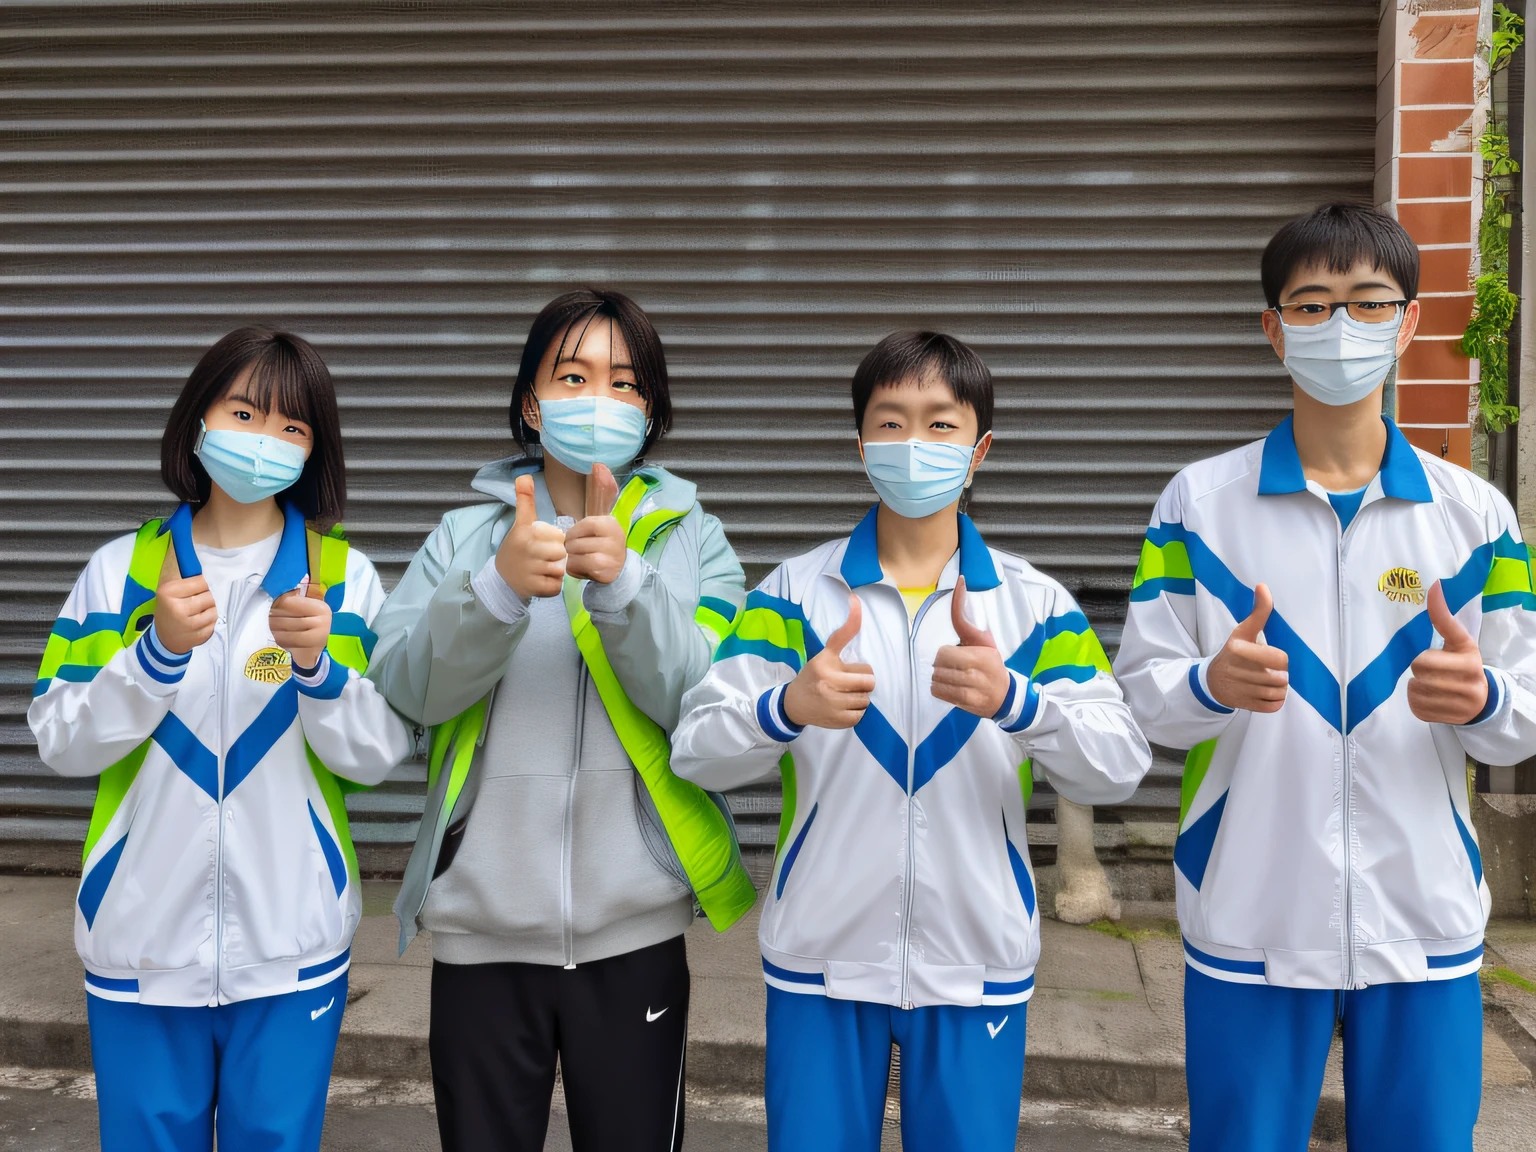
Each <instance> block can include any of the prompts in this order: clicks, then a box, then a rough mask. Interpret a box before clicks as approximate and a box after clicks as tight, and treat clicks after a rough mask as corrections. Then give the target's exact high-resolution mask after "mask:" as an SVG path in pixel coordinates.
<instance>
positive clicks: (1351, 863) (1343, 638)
mask: <svg viewBox="0 0 1536 1152" xmlns="http://www.w3.org/2000/svg"><path fill="white" fill-rule="evenodd" d="M1364 510H1365V509H1364V508H1359V509H1356V511H1355V516H1354V518H1352V519H1351V520H1350V524H1351V525H1353V524H1354V522H1355V520H1356V519H1358V518H1359V516H1360V513H1361V512H1363V511H1364ZM1348 531H1349V530H1348V529H1347V528H1345V529H1342V530H1341V531H1340V532H1339V545H1338V549H1337V552H1336V556H1337V558H1338V560H1337V564H1336V570H1335V572H1334V579H1335V581H1336V582H1337V584H1336V586H1337V593H1338V605H1339V672H1340V676H1339V727H1340V728H1341V731H1340V732H1339V748H1340V755H1341V756H1342V757H1343V761H1342V763H1343V796H1342V798H1341V799H1342V802H1343V803H1342V807H1343V812H1342V816H1343V828H1344V987H1345V988H1353V987H1354V986H1355V907H1354V905H1355V901H1354V888H1355V835H1354V805H1353V799H1354V783H1355V782H1354V759H1353V757H1352V756H1351V755H1350V752H1349V715H1348V709H1349V695H1348V691H1347V689H1346V685H1347V684H1348V683H1349V677H1348V675H1347V673H1348V670H1349V647H1348V636H1349V631H1348V629H1347V628H1346V627H1345V625H1344V615H1345V613H1344V589H1345V587H1346V585H1345V583H1344V537H1345V535H1346V534H1347V533H1348Z"/></svg>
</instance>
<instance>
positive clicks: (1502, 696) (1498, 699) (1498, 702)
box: [1462, 664, 1509, 728]
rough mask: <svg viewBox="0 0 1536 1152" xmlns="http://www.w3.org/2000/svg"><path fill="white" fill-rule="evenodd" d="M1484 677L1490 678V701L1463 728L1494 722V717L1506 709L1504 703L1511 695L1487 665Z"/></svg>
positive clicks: (1484, 668) (1484, 669)
mask: <svg viewBox="0 0 1536 1152" xmlns="http://www.w3.org/2000/svg"><path fill="white" fill-rule="evenodd" d="M1483 675H1484V676H1486V677H1487V678H1488V700H1487V702H1486V703H1484V704H1483V710H1482V711H1481V712H1479V713H1478V714H1477V715H1476V716H1474V717H1472V719H1470V720H1468V721H1467V722H1466V723H1465V724H1463V725H1462V727H1463V728H1467V727H1470V726H1471V725H1473V724H1481V723H1483V722H1484V721H1485V720H1492V719H1493V718H1494V716H1496V715H1498V713H1499V710H1500V709H1501V708H1503V707H1504V701H1505V700H1506V699H1507V698H1508V696H1509V693H1508V692H1506V691H1504V688H1503V686H1502V685H1501V684H1500V683H1499V678H1498V677H1497V676H1495V675H1494V673H1493V669H1492V668H1489V667H1488V666H1487V665H1486V664H1485V665H1484V666H1483Z"/></svg>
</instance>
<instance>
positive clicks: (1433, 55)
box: [1376, 0, 1492, 467]
mask: <svg viewBox="0 0 1536 1152" xmlns="http://www.w3.org/2000/svg"><path fill="white" fill-rule="evenodd" d="M1491 7H1492V5H1491V2H1490V3H1488V4H1483V5H1479V4H1477V3H1471V2H1469V0H1386V2H1385V3H1384V4H1383V5H1382V16H1381V37H1380V42H1379V50H1378V53H1377V65H1376V76H1377V100H1376V112H1377V122H1376V202H1377V204H1378V206H1380V207H1382V208H1385V209H1386V210H1388V211H1390V212H1393V213H1395V214H1396V216H1397V218H1398V220H1399V221H1401V222H1402V225H1403V227H1404V228H1406V229H1407V230H1408V233H1409V235H1411V236H1412V237H1413V238H1414V240H1415V241H1416V242H1417V243H1418V245H1419V251H1420V253H1421V255H1422V265H1421V272H1420V278H1419V300H1420V308H1421V309H1422V313H1423V314H1422V319H1421V320H1420V321H1419V333H1418V335H1417V336H1416V337H1415V338H1414V341H1413V343H1412V344H1411V345H1410V346H1409V348H1408V351H1407V352H1406V353H1404V354H1403V359H1402V362H1401V364H1400V365H1399V368H1398V379H1397V420H1398V423H1399V424H1400V425H1401V426H1402V428H1403V431H1404V432H1405V433H1406V434H1407V436H1408V438H1409V439H1410V440H1411V441H1413V442H1414V443H1415V444H1417V445H1418V446H1419V447H1421V448H1424V449H1427V450H1429V451H1431V452H1439V453H1440V454H1442V455H1444V456H1446V457H1448V458H1449V459H1451V460H1454V461H1456V463H1458V464H1461V465H1462V466H1463V467H1468V466H1470V465H1471V456H1472V418H1473V415H1474V413H1475V412H1476V408H1477V364H1476V362H1475V361H1471V360H1468V359H1467V358H1466V357H1465V356H1463V355H1462V354H1461V353H1460V351H1459V350H1458V349H1457V341H1458V340H1459V339H1460V337H1461V333H1462V331H1463V329H1465V328H1466V325H1467V320H1468V318H1469V317H1470V315H1471V310H1472V288H1471V280H1472V277H1473V276H1474V275H1475V274H1476V263H1475V252H1474V241H1475V240H1476V237H1477V219H1478V215H1479V211H1480V206H1481V200H1480V198H1479V197H1480V190H1479V183H1478V180H1477V177H1478V176H1480V175H1481V172H1480V168H1478V167H1475V165H1477V163H1478V162H1477V159H1476V156H1475V153H1474V151H1473V147H1474V142H1475V140H1476V138H1477V136H1478V134H1479V133H1480V132H1481V131H1482V123H1483V115H1484V113H1483V111H1482V109H1483V102H1482V100H1483V94H1484V93H1485V91H1486V87H1487V69H1486V67H1485V65H1484V64H1483V63H1482V62H1481V61H1479V60H1478V59H1477V45H1478V39H1479V30H1480V29H1483V30H1485V31H1486V28H1487V21H1488V19H1489V16H1490V13H1491Z"/></svg>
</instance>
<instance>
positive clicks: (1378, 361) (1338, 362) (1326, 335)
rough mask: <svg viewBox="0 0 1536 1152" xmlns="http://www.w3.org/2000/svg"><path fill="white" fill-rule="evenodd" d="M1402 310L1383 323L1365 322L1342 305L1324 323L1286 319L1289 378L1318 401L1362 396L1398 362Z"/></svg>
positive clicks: (1345, 400)
mask: <svg viewBox="0 0 1536 1152" xmlns="http://www.w3.org/2000/svg"><path fill="white" fill-rule="evenodd" d="M1402 327H1403V312H1402V310H1401V309H1399V311H1398V314H1397V319H1396V320H1389V321H1387V322H1386V323H1385V324H1362V323H1361V322H1360V321H1359V320H1355V319H1352V318H1351V317H1350V315H1349V310H1348V309H1346V308H1340V309H1339V310H1338V311H1337V312H1335V313H1334V314H1333V315H1332V316H1330V317H1329V318H1328V319H1327V321H1326V322H1324V323H1322V324H1286V323H1284V322H1283V321H1282V322H1281V324H1280V329H1281V331H1283V332H1284V333H1285V367H1286V370H1287V371H1288V372H1290V374H1291V379H1292V380H1294V381H1296V384H1297V386H1298V387H1299V388H1300V389H1301V390H1302V391H1303V392H1305V393H1306V394H1307V395H1308V396H1310V397H1312V399H1314V400H1316V401H1317V402H1318V403H1320V404H1331V405H1334V406H1336V407H1338V406H1342V405H1345V404H1354V403H1356V402H1358V401H1360V400H1364V399H1365V398H1366V397H1367V396H1369V395H1370V394H1371V393H1372V392H1374V391H1375V390H1376V389H1377V388H1378V387H1380V386H1381V383H1382V381H1384V380H1385V379H1386V378H1387V373H1388V372H1390V371H1391V370H1392V365H1393V364H1394V363H1396V362H1397V334H1398V333H1399V332H1400V331H1402Z"/></svg>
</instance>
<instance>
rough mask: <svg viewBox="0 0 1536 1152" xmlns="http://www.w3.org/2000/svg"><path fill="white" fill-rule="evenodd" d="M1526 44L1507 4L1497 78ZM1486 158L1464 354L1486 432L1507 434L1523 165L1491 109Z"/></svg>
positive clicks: (1501, 14)
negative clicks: (1512, 240)
mask: <svg viewBox="0 0 1536 1152" xmlns="http://www.w3.org/2000/svg"><path fill="white" fill-rule="evenodd" d="M1524 40H1525V21H1524V20H1523V19H1522V18H1521V17H1520V16H1518V15H1517V14H1515V13H1514V12H1511V11H1510V10H1509V9H1508V8H1507V7H1505V6H1504V5H1503V4H1495V5H1494V6H1493V39H1492V41H1491V43H1490V44H1489V46H1488V74H1489V88H1490V92H1491V90H1492V77H1493V74H1494V73H1495V72H1498V71H1500V70H1502V69H1504V68H1506V67H1508V66H1509V61H1510V59H1511V57H1513V56H1514V54H1515V51H1516V50H1517V49H1518V48H1519V47H1520V45H1521V44H1522V43H1523V42H1524ZM1477 144H1478V150H1479V152H1481V153H1482V157H1483V218H1482V222H1481V223H1480V224H1479V225H1478V229H1477V247H1478V252H1479V253H1480V255H1481V257H1482V272H1481V273H1480V274H1479V275H1478V277H1477V279H1476V280H1475V281H1474V282H1473V290H1474V293H1475V295H1474V298H1473V303H1472V319H1471V320H1470V321H1469V322H1468V323H1467V330H1466V331H1465V332H1464V333H1462V337H1461V352H1462V355H1464V356H1473V357H1476V358H1477V360H1478V362H1479V365H1480V368H1481V373H1480V375H1481V377H1482V379H1481V382H1480V383H1479V385H1478V405H1477V409H1478V417H1479V422H1480V423H1481V425H1482V428H1483V431H1485V432H1503V431H1504V430H1505V429H1507V428H1508V427H1509V426H1510V425H1511V424H1513V423H1515V421H1516V420H1518V419H1519V418H1520V413H1519V410H1518V409H1517V408H1516V407H1515V406H1514V405H1512V404H1511V403H1510V402H1509V330H1510V328H1511V327H1512V326H1513V325H1514V322H1515V308H1516V307H1517V306H1518V305H1519V303H1520V298H1519V297H1518V296H1516V295H1515V294H1514V293H1513V292H1511V291H1510V290H1509V231H1510V227H1511V225H1512V224H1513V223H1514V216H1513V213H1512V212H1511V211H1510V207H1509V197H1510V195H1511V193H1512V192H1513V191H1514V176H1515V174H1516V173H1517V172H1519V171H1520V164H1519V162H1518V161H1517V160H1515V159H1514V158H1513V157H1512V156H1510V154H1509V133H1508V131H1507V129H1506V128H1505V126H1504V125H1502V124H1500V123H1499V122H1498V120H1497V118H1496V116H1495V114H1494V109H1493V108H1491V107H1490V109H1489V114H1488V125H1487V129H1486V130H1485V131H1484V132H1483V134H1482V136H1481V137H1480V138H1479V139H1478V142H1477Z"/></svg>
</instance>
